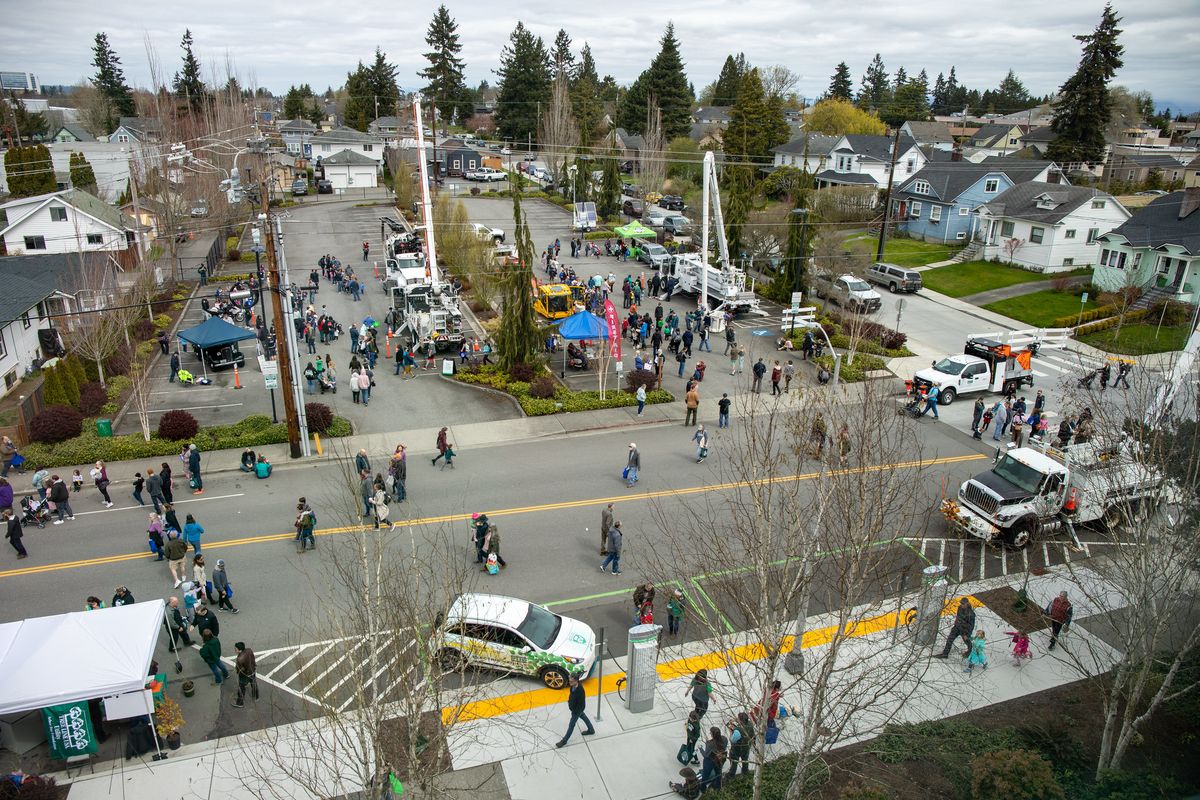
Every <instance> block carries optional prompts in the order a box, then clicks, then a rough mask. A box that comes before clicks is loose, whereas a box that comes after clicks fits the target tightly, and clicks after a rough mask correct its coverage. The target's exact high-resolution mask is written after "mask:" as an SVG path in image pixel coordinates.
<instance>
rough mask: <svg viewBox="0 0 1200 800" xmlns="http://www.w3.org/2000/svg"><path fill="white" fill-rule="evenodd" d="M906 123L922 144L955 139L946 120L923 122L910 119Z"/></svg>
mask: <svg viewBox="0 0 1200 800" xmlns="http://www.w3.org/2000/svg"><path fill="white" fill-rule="evenodd" d="M904 124H905V125H906V126H908V130H909V131H910V132H911V133H912V135H913V138H915V139H916V140H917V141H918V142H920V143H921V144H935V143H938V142H953V141H954V137H953V136H951V135H950V126H949V125H947V124H946V123H944V122H923V121H920V120H912V119H910V120H909V121H908V122H905V123H904Z"/></svg>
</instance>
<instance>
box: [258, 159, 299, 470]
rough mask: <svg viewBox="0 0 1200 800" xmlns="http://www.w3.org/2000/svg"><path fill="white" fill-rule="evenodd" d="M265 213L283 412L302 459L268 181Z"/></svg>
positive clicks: (290, 438)
mask: <svg viewBox="0 0 1200 800" xmlns="http://www.w3.org/2000/svg"><path fill="white" fill-rule="evenodd" d="M260 186H261V189H260V191H261V201H262V213H263V215H264V217H265V219H266V224H265V225H264V226H263V237H264V238H265V239H266V241H267V274H268V276H269V279H270V280H269V284H268V285H269V287H270V290H271V312H272V316H273V318H274V320H275V363H276V364H277V365H278V367H279V384H280V387H281V388H282V389H283V392H282V394H283V415H284V417H285V419H286V420H287V429H288V444H290V445H291V450H292V458H300V456H301V455H303V450H302V448H301V446H300V416H299V414H298V413H297V410H296V396H295V394H294V393H293V391H292V388H293V383H292V360H291V347H292V341H291V334H290V331H289V330H288V329H287V327H286V326H288V325H291V324H292V321H291V319H290V318H289V317H288V315H286V314H284V311H283V298H282V297H280V286H282V284H281V283H280V280H279V260H278V257H277V254H276V252H275V227H274V226H273V225H271V214H270V209H269V200H268V199H267V198H268V197H269V195H268V194H267V183H266V181H263V182H262V183H261V184H260Z"/></svg>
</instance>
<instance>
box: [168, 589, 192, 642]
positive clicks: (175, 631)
mask: <svg viewBox="0 0 1200 800" xmlns="http://www.w3.org/2000/svg"><path fill="white" fill-rule="evenodd" d="M175 585H176V586H178V585H179V584H178V583H177V584H175ZM167 607H168V608H169V609H170V611H169V612H168V614H167V621H168V628H169V629H170V632H171V634H172V635H171V652H172V653H174V652H177V650H178V644H177V643H176V642H175V639H179V641H180V642H182V643H183V646H184V647H191V646H192V637H191V636H189V635H188V629H189V628H190V627H191V625H189V624H188V621H187V617H185V616H184V615H183V609H181V608H180V607H179V598H178V597H172V598H171V599H170V600H168V601H167Z"/></svg>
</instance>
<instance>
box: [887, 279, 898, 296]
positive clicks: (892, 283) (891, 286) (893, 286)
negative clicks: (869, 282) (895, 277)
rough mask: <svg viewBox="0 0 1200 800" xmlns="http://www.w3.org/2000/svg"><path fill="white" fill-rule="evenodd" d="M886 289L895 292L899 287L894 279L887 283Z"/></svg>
mask: <svg viewBox="0 0 1200 800" xmlns="http://www.w3.org/2000/svg"><path fill="white" fill-rule="evenodd" d="M888 291H889V292H891V293H892V294H895V293H896V292H898V291H899V287H897V286H896V282H895V281H892V282H891V283H889V284H888Z"/></svg>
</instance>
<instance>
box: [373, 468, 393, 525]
mask: <svg viewBox="0 0 1200 800" xmlns="http://www.w3.org/2000/svg"><path fill="white" fill-rule="evenodd" d="M373 488H374V490H375V491H374V492H373V493H372V494H371V501H370V502H371V510H372V512H373V514H374V517H375V530H379V523H381V522H382V523H385V524H386V523H387V521H388V515H389V514H390V509H389V508H388V504H387V489H386V488H385V486H384V484H383V476H382V475H376V476H375V481H374V484H373ZM391 530H393V531H394V530H396V523H394V522H393V523H392V527H391Z"/></svg>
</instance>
